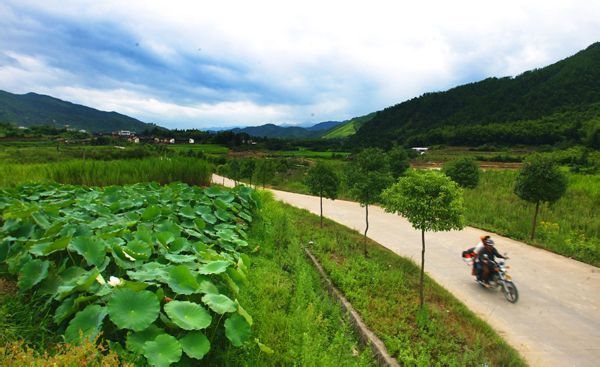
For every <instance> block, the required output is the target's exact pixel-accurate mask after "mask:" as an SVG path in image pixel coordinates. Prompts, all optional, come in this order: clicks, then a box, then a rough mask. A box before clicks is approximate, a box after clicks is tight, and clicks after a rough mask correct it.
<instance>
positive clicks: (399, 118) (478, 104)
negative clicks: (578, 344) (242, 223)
mask: <svg viewBox="0 0 600 367" xmlns="http://www.w3.org/2000/svg"><path fill="white" fill-rule="evenodd" d="M0 122H9V123H13V124H16V125H21V126H32V125H42V124H46V125H54V126H64V125H69V126H71V127H73V128H77V129H85V130H87V131H91V132H110V131H116V130H132V131H137V132H141V131H143V130H145V129H147V128H153V127H155V126H156V125H153V124H147V123H144V122H142V121H139V120H137V119H134V118H131V117H129V116H125V115H122V114H119V113H117V112H104V111H99V110H96V109H94V108H90V107H86V106H82V105H78V104H74V103H70V102H66V101H63V100H60V99H57V98H54V97H50V96H46V95H40V94H36V93H27V94H23V95H17V94H12V93H9V92H5V91H0ZM232 131H233V132H245V133H248V134H250V135H252V136H257V137H270V138H286V139H343V138H350V140H351V141H350V144H351V145H353V146H354V145H356V146H390V145H393V144H403V145H412V146H414V145H431V144H448V145H466V146H475V145H481V144H489V143H492V144H494V143H498V144H504V145H514V144H526V145H542V144H560V143H567V144H572V143H581V142H584V140H586V139H587V140H590V139H591V140H593V141H596V140H599V139H600V136H599V135H600V42H597V43H594V44H592V45H590V46H589V47H588V48H586V49H585V50H582V51H580V52H578V53H576V54H575V55H573V56H571V57H568V58H566V59H564V60H561V61H558V62H556V63H554V64H552V65H549V66H546V67H544V68H540V69H535V70H531V71H526V72H524V73H523V74H521V75H518V76H515V77H502V78H487V79H485V80H482V81H479V82H475V83H469V84H465V85H461V86H457V87H455V88H452V89H449V90H447V91H443V92H432V93H425V94H423V95H421V96H419V97H416V98H413V99H410V100H407V101H404V102H402V103H399V104H396V105H394V106H391V107H388V108H385V109H383V110H381V111H377V112H373V113H370V114H367V115H364V116H359V117H356V118H353V119H350V120H346V121H341V122H340V121H326V122H321V123H318V124H315V125H313V126H309V127H301V126H278V125H275V124H266V125H261V126H252V127H244V128H236V129H232Z"/></svg>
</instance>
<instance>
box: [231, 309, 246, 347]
mask: <svg viewBox="0 0 600 367" xmlns="http://www.w3.org/2000/svg"><path fill="white" fill-rule="evenodd" d="M250 333H251V330H250V325H248V323H247V322H246V320H245V319H244V318H243V317H242V316H240V315H238V314H233V315H231V316H230V317H229V318H228V319H227V320H225V336H226V337H227V339H229V341H231V344H233V345H234V346H236V347H241V346H242V344H244V343H245V342H246V341H247V340H248V339H249V338H250Z"/></svg>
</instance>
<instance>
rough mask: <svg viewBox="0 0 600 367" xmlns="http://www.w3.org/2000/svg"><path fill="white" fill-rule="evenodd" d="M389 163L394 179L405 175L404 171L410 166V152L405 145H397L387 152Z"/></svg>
mask: <svg viewBox="0 0 600 367" xmlns="http://www.w3.org/2000/svg"><path fill="white" fill-rule="evenodd" d="M387 159H388V164H389V166H390V173H391V174H392V177H393V178H394V180H396V179H398V177H401V176H402V175H404V173H405V172H406V171H407V170H408V169H409V168H410V163H409V161H408V153H407V152H406V149H404V148H403V147H399V146H396V147H394V148H392V149H390V151H388V152H387Z"/></svg>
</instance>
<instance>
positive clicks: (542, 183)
mask: <svg viewBox="0 0 600 367" xmlns="http://www.w3.org/2000/svg"><path fill="white" fill-rule="evenodd" d="M566 190H567V177H566V175H565V174H564V173H563V172H561V171H560V168H559V167H558V165H557V164H556V162H554V161H553V160H552V159H550V158H549V157H544V156H542V155H539V154H536V155H533V156H531V157H529V158H528V159H527V160H526V161H525V162H524V163H523V167H521V170H520V171H519V174H518V176H517V180H516V183H515V194H517V196H518V197H520V198H521V199H523V200H525V201H528V202H530V203H535V212H534V214H533V222H532V225H531V240H532V241H533V239H534V237H535V227H536V223H537V216H538V213H539V210H540V203H544V202H546V203H549V204H551V203H554V202H555V201H557V200H558V199H560V198H561V197H562V196H563V195H564V193H565V191H566Z"/></svg>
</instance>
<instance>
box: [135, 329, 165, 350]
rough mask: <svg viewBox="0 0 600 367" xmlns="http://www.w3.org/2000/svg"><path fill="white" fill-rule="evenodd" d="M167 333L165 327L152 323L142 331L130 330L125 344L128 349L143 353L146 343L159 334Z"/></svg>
mask: <svg viewBox="0 0 600 367" xmlns="http://www.w3.org/2000/svg"><path fill="white" fill-rule="evenodd" d="M164 334H167V333H166V332H165V331H164V330H163V329H161V328H159V327H158V326H156V325H154V324H152V325H150V326H148V327H147V328H145V329H144V330H142V331H136V332H131V331H130V332H129V334H127V341H126V342H125V346H126V347H127V349H128V350H130V351H132V352H134V353H137V354H142V353H143V352H144V344H145V343H146V342H149V341H152V340H154V339H156V337H157V336H159V335H164Z"/></svg>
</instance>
